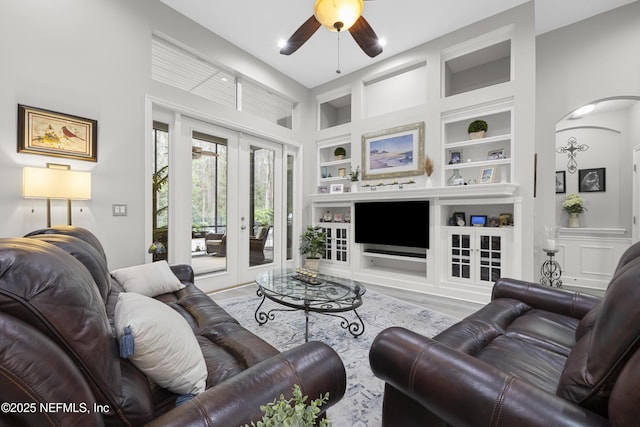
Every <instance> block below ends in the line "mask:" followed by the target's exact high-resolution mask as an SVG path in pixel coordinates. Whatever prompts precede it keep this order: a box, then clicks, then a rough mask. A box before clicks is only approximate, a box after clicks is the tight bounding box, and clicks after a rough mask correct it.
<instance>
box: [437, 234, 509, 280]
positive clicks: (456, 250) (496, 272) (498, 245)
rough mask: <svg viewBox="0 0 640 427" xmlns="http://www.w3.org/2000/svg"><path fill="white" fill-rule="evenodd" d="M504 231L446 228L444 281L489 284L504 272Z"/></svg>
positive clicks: (505, 255)
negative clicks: (445, 271) (445, 279)
mask: <svg viewBox="0 0 640 427" xmlns="http://www.w3.org/2000/svg"><path fill="white" fill-rule="evenodd" d="M507 232H508V231H507V230H502V229H499V228H489V227H481V228H478V229H477V230H476V229H473V228H472V227H447V231H446V236H447V277H448V279H449V280H451V281H459V282H467V283H487V284H490V285H492V284H493V283H494V282H495V281H496V280H498V279H499V278H500V277H502V276H503V274H504V273H505V271H504V269H505V266H506V262H505V259H506V257H507V251H506V247H505V243H506V241H507V238H506V234H507Z"/></svg>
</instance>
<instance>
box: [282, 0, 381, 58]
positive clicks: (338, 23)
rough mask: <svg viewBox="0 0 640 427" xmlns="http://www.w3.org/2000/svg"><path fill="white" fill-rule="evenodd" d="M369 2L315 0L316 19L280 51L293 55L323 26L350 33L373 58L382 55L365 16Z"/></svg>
mask: <svg viewBox="0 0 640 427" xmlns="http://www.w3.org/2000/svg"><path fill="white" fill-rule="evenodd" d="M364 1H367V0H316V2H315V5H314V6H313V15H312V16H311V17H310V18H309V19H307V20H306V21H305V22H304V24H302V25H301V26H300V28H298V29H297V30H296V31H295V32H294V33H293V35H292V36H291V37H289V40H287V43H286V44H285V45H284V46H283V47H282V48H281V49H280V53H281V54H283V55H291V54H292V53H293V52H295V51H296V50H298V49H299V48H300V46H302V45H303V44H304V43H305V42H306V41H307V40H309V38H310V37H311V36H312V35H313V34H314V33H315V32H316V31H317V30H318V28H320V26H324V27H325V28H327V29H328V30H330V31H337V32H340V31H344V30H348V31H349V32H350V33H351V35H352V36H353V38H354V40H355V41H356V43H358V45H359V46H360V48H361V49H362V50H363V51H364V53H366V54H367V55H369V56H370V57H371V58H373V57H375V56H377V55H379V54H380V53H382V46H381V45H380V43H379V41H378V36H377V35H376V33H375V31H373V28H371V25H369V23H368V22H367V20H366V19H364V17H363V16H362V9H363V8H364V4H363V2H364Z"/></svg>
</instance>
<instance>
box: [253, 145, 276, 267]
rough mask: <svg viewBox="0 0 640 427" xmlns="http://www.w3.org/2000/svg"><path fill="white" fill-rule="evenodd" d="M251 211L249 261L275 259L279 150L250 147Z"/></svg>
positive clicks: (259, 261) (260, 261) (254, 263)
mask: <svg viewBox="0 0 640 427" xmlns="http://www.w3.org/2000/svg"><path fill="white" fill-rule="evenodd" d="M249 161H250V174H251V176H250V190H249V213H250V215H251V221H250V224H252V233H251V236H250V237H249V265H250V266H254V265H260V264H266V263H270V262H273V251H274V247H273V235H274V230H273V208H274V173H275V152H274V151H273V150H269V149H266V148H261V147H255V146H251V148H250V158H249Z"/></svg>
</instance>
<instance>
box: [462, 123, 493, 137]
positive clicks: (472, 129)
mask: <svg viewBox="0 0 640 427" xmlns="http://www.w3.org/2000/svg"><path fill="white" fill-rule="evenodd" d="M487 129H488V126H487V122H485V121H484V120H474V121H472V122H471V123H470V124H469V127H468V128H467V132H468V133H469V137H470V138H471V139H479V138H484V135H485V133H486V132H487Z"/></svg>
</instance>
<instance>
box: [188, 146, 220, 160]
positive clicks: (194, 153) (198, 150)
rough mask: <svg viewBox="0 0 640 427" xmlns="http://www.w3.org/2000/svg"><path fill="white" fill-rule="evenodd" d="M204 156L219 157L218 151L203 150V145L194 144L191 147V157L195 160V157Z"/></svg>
mask: <svg viewBox="0 0 640 427" xmlns="http://www.w3.org/2000/svg"><path fill="white" fill-rule="evenodd" d="M202 156H209V157H217V156H218V153H214V152H213V151H207V150H203V149H202V147H198V146H196V145H193V146H192V147H191V158H192V159H194V160H195V159H199V158H200V157H202Z"/></svg>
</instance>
